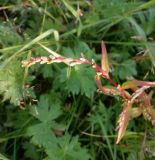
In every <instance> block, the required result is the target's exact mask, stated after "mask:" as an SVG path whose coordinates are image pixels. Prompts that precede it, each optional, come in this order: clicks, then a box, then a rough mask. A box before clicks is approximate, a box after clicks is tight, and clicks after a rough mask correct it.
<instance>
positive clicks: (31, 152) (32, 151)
mask: <svg viewBox="0 0 155 160" xmlns="http://www.w3.org/2000/svg"><path fill="white" fill-rule="evenodd" d="M22 147H23V148H24V150H25V151H24V156H25V157H26V158H31V159H39V153H38V151H37V148H36V147H35V146H34V145H33V144H31V143H29V142H27V141H26V142H24V143H23V145H22Z"/></svg>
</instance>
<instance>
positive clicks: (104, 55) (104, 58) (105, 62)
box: [101, 41, 109, 73]
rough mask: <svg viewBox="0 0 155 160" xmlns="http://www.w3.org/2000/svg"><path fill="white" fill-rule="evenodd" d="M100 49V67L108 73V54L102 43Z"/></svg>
mask: <svg viewBox="0 0 155 160" xmlns="http://www.w3.org/2000/svg"><path fill="white" fill-rule="evenodd" d="M101 49H102V60H101V66H102V69H103V70H104V71H106V72H107V73H108V72H109V63H108V54H107V49H106V47H105V44H104V42H103V41H102V42H101Z"/></svg>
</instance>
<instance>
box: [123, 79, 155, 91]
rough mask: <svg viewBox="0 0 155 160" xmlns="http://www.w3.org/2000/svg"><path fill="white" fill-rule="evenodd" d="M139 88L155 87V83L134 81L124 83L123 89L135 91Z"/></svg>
mask: <svg viewBox="0 0 155 160" xmlns="http://www.w3.org/2000/svg"><path fill="white" fill-rule="evenodd" d="M138 86H141V87H143V86H150V87H155V82H148V81H138V80H132V81H127V82H124V83H123V84H122V88H123V89H129V88H131V89H135V88H137V87H138Z"/></svg>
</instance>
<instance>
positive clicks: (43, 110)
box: [27, 95, 65, 147]
mask: <svg viewBox="0 0 155 160" xmlns="http://www.w3.org/2000/svg"><path fill="white" fill-rule="evenodd" d="M50 97H51V96H50V95H42V96H41V97H40V100H39V103H38V106H33V107H32V109H31V114H32V115H33V116H34V117H35V118H36V119H38V120H39V123H38V124H34V125H32V126H30V127H29V128H28V130H27V135H28V136H31V137H32V139H31V141H32V143H34V144H36V145H39V146H44V147H47V146H49V145H50V144H53V145H54V144H56V141H57V140H56V136H55V134H54V132H53V129H57V130H64V128H65V127H64V125H62V124H61V123H57V122H56V119H57V118H58V117H59V116H60V115H61V114H62V112H61V109H60V105H59V103H58V101H57V100H55V101H52V102H51V101H50Z"/></svg>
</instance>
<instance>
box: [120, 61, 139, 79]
mask: <svg viewBox="0 0 155 160" xmlns="http://www.w3.org/2000/svg"><path fill="white" fill-rule="evenodd" d="M136 74H137V70H136V63H135V61H133V60H127V61H124V62H123V63H121V64H120V65H119V67H118V75H119V77H120V78H121V79H126V78H127V77H130V76H135V75H136Z"/></svg>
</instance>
